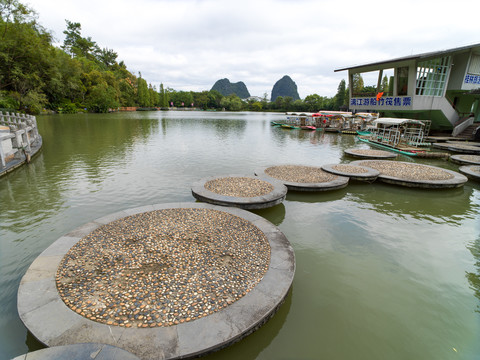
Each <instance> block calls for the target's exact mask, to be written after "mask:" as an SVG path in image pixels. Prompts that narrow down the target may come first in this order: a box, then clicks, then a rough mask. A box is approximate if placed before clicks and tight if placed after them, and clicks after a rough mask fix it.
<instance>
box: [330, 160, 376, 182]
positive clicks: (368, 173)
mask: <svg viewBox="0 0 480 360" xmlns="http://www.w3.org/2000/svg"><path fill="white" fill-rule="evenodd" d="M322 169H323V170H325V171H326V172H329V173H332V174H335V175H340V176H346V177H349V178H350V179H351V180H358V181H375V180H376V179H377V177H378V175H380V171H378V170H375V169H373V168H370V167H366V166H359V165H352V164H327V165H322Z"/></svg>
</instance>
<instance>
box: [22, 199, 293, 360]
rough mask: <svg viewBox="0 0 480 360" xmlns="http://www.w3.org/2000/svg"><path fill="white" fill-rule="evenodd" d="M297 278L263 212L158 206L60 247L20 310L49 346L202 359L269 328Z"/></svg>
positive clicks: (29, 284)
mask: <svg viewBox="0 0 480 360" xmlns="http://www.w3.org/2000/svg"><path fill="white" fill-rule="evenodd" d="M294 273H295V256H294V252H293V249H292V247H291V246H290V243H289V242H288V240H287V239H286V237H285V236H284V235H283V234H282V233H281V232H280V230H279V229H278V228H277V227H275V226H274V225H273V224H271V223H270V222H268V221H267V220H265V219H264V218H262V217H260V216H258V215H256V214H253V213H250V212H248V211H245V210H241V209H237V208H231V207H228V208H227V207H220V206H214V205H210V204H203V203H175V204H157V205H149V206H144V207H140V208H135V209H129V210H124V211H120V212H118V213H114V214H111V215H108V216H105V217H102V218H100V219H97V220H95V221H92V222H90V223H87V224H85V225H83V226H80V227H79V228H77V229H75V230H74V231H72V232H70V233H68V234H66V235H64V236H62V237H60V238H59V239H58V240H56V241H55V242H54V243H53V244H52V245H51V246H49V247H48V248H47V249H46V250H45V251H44V252H42V253H41V254H40V255H39V256H38V257H37V259H35V261H34V262H33V263H32V265H31V266H30V268H29V269H28V271H27V273H26V274H25V276H24V277H23V278H22V281H21V283H20V287H19V290H18V312H19V315H20V318H21V319H22V321H23V322H24V324H25V325H26V327H27V328H28V329H29V330H30V332H31V333H32V334H33V335H34V336H35V337H36V338H37V339H38V340H39V341H41V342H42V343H44V344H45V345H47V346H61V345H70V344H78V343H89V342H98V343H104V344H108V345H114V346H118V347H120V348H121V349H124V350H126V351H128V352H130V353H132V354H134V355H135V356H138V357H139V358H141V359H152V358H159V359H172V358H185V357H193V356H199V355H202V354H205V353H208V352H211V351H215V350H218V349H220V348H223V347H225V346H228V345H230V344H232V343H234V342H236V341H238V340H240V339H242V338H243V337H245V336H246V335H248V334H250V333H251V332H253V331H255V330H256V329H257V328H258V327H260V326H261V325H262V324H263V323H265V322H266V321H267V320H268V319H269V318H270V317H271V316H273V314H274V313H275V312H276V311H277V310H278V308H279V306H280V305H281V304H282V303H283V301H284V299H285V297H286V295H287V293H288V291H289V289H290V287H291V284H292V281H293V276H294Z"/></svg>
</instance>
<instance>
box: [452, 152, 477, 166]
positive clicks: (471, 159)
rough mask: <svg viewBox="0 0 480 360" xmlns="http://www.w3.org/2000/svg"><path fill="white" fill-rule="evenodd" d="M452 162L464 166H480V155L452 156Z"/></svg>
mask: <svg viewBox="0 0 480 360" xmlns="http://www.w3.org/2000/svg"><path fill="white" fill-rule="evenodd" d="M450 160H451V161H452V162H454V163H456V164H462V165H480V155H470V154H460V155H452V156H450Z"/></svg>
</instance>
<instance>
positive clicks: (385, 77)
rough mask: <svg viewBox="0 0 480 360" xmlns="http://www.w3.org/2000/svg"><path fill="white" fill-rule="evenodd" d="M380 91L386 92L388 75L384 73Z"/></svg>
mask: <svg viewBox="0 0 480 360" xmlns="http://www.w3.org/2000/svg"><path fill="white" fill-rule="evenodd" d="M380 91H383V92H388V77H387V75H385V76H384V77H383V79H382V83H381V85H380Z"/></svg>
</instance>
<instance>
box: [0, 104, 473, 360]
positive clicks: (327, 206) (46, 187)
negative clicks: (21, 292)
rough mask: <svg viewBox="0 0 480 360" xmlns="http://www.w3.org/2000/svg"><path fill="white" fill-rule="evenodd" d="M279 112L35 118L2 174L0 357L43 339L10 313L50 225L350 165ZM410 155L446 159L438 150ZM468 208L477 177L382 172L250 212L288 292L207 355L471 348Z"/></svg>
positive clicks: (337, 142) (439, 352)
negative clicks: (38, 138) (27, 146)
mask: <svg viewBox="0 0 480 360" xmlns="http://www.w3.org/2000/svg"><path fill="white" fill-rule="evenodd" d="M282 116H283V115H281V114H258V113H227V112H218V113H207V112H134V113H116V114H108V115H107V114H105V115H92V114H88V115H62V116H45V117H39V118H38V124H39V129H40V132H41V134H42V136H43V138H44V148H43V150H42V152H41V153H40V154H39V156H37V157H36V158H34V160H33V161H32V163H31V164H30V165H29V166H24V167H22V168H20V169H18V170H16V171H14V172H12V173H10V174H8V175H7V176H5V177H2V178H0V204H1V211H0V358H1V359H3V358H5V359H8V358H12V357H14V356H17V355H20V354H22V353H25V352H27V351H28V349H30V350H34V349H36V348H38V347H39V346H40V345H39V344H38V343H36V342H35V341H33V340H32V337H31V336H30V335H29V334H28V332H27V330H26V329H25V327H24V326H23V324H22V322H21V320H20V319H19V317H18V314H17V309H16V295H17V289H18V284H19V282H20V279H21V277H22V275H23V274H24V273H25V271H26V269H27V268H28V266H29V265H30V264H31V263H32V262H33V260H34V259H35V258H36V256H37V255H38V254H39V253H40V252H41V251H43V250H44V249H45V248H47V247H48V246H49V245H50V244H51V243H52V242H53V241H55V240H56V239H57V238H58V237H60V236H61V235H63V234H65V233H68V232H69V231H71V230H72V229H74V228H76V227H78V226H80V225H82V224H84V223H86V222H89V221H92V220H94V219H96V218H99V217H101V216H104V215H107V214H110V213H113V212H117V211H119V210H122V209H127V208H133V207H137V206H142V205H147V204H155V203H170V202H183V201H189V202H192V201H195V199H194V198H193V196H192V194H191V185H192V184H193V183H194V182H195V181H197V180H199V179H201V178H205V177H207V176H220V175H226V174H242V173H243V174H247V175H253V171H254V170H255V169H257V168H259V167H266V166H273V165H278V164H301V165H310V166H321V165H323V164H329V163H339V162H349V161H351V160H354V159H348V158H346V157H345V156H344V153H343V150H344V149H346V148H351V147H354V146H358V147H362V148H364V147H365V144H356V143H355V138H354V137H353V136H342V135H337V134H328V133H326V134H325V133H322V132H318V131H316V132H310V131H301V130H284V129H280V128H275V127H271V126H270V121H272V120H278V119H279V118H280V117H282ZM398 160H400V161H405V159H403V158H399V159H398ZM409 161H415V162H417V161H418V162H419V163H431V164H433V165H437V166H441V167H445V168H449V169H451V170H457V169H458V166H456V165H454V164H452V163H449V162H446V161H443V160H436V159H431V160H428V159H423V160H421V159H409ZM479 207H480V185H478V184H475V183H471V182H469V183H467V184H466V185H465V186H464V187H463V188H459V189H452V190H444V191H443V190H435V191H429V190H418V189H410V188H403V187H399V186H392V185H388V184H383V183H381V182H374V183H372V184H368V183H360V182H356V183H355V182H351V183H350V184H349V185H348V186H347V187H346V188H344V189H340V190H335V191H327V192H292V191H289V192H288V194H287V197H286V200H285V201H284V203H283V204H280V205H277V206H275V207H272V208H270V209H262V210H255V211H253V212H254V213H256V214H258V215H260V216H262V217H264V218H266V219H267V220H269V221H271V222H272V223H273V224H275V225H277V226H278V227H279V228H280V230H281V231H282V232H283V233H284V234H285V235H286V236H287V237H288V239H289V240H290V242H291V244H292V246H293V248H294V249H295V256H296V261H297V264H296V266H297V270H296V275H295V280H294V286H293V287H294V291H293V292H291V293H290V294H289V296H288V297H287V300H286V303H285V304H284V305H283V306H282V307H281V308H280V310H279V312H278V314H277V315H276V316H275V317H274V318H272V319H271V320H270V321H269V322H268V323H267V324H266V325H265V326H264V327H262V328H261V329H260V330H259V331H257V332H255V333H254V334H252V335H250V336H248V337H247V338H246V339H244V340H242V341H241V342H239V343H237V344H235V345H234V346H232V347H229V348H227V349H224V350H222V351H220V352H218V353H215V354H212V355H209V356H208V357H212V358H242V359H277V358H285V359H297V358H302V359H319V358H325V359H333V360H336V359H337V360H343V359H352V358H355V359H369V360H370V359H382V360H383V359H389V360H390V359H456V358H462V359H476V358H478V354H479V353H480V344H479V342H478V337H479V335H480V313H478V312H475V311H474V310H478V308H479V303H480V299H479V278H480V265H479V262H480V258H479V249H480V240H479V239H480V238H479V234H480V208H479ZM25 339H27V345H28V347H27V345H25ZM345 344H348V346H346V345H345ZM453 348H455V349H456V350H457V352H455V351H453V350H452V349H453Z"/></svg>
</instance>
